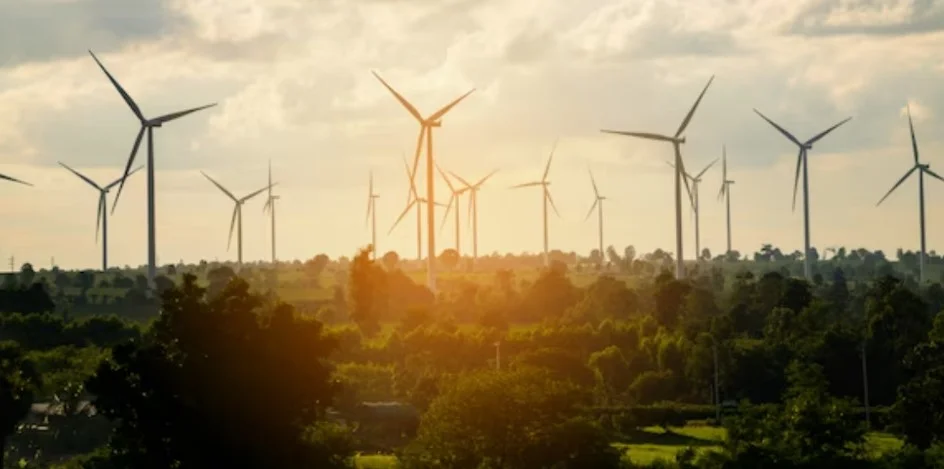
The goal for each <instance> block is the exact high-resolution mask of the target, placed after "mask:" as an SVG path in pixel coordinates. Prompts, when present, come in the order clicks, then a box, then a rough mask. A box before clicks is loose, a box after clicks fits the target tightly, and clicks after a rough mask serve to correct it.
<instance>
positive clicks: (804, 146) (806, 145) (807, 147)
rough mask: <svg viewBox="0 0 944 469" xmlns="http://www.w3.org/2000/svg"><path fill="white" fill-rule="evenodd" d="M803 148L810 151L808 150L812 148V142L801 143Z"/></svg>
mask: <svg viewBox="0 0 944 469" xmlns="http://www.w3.org/2000/svg"><path fill="white" fill-rule="evenodd" d="M803 148H805V149H806V151H810V150H812V149H813V144H812V143H807V144H805V145H803Z"/></svg>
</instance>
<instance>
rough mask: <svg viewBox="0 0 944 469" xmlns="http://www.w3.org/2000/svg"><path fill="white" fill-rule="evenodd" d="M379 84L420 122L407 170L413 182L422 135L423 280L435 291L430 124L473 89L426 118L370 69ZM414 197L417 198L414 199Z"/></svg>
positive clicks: (431, 132) (434, 201) (433, 205)
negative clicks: (424, 271) (425, 203)
mask: <svg viewBox="0 0 944 469" xmlns="http://www.w3.org/2000/svg"><path fill="white" fill-rule="evenodd" d="M372 73H373V74H374V76H375V77H377V79H378V80H380V83H382V84H383V85H384V87H385V88H387V90H389V91H390V93H392V94H393V96H394V97H395V98H396V99H397V101H399V102H400V104H402V105H403V107H404V108H406V110H407V111H408V112H409V113H410V114H411V115H412V116H413V117H414V118H415V119H416V120H417V121H418V122H419V123H420V134H419V136H418V137H417V139H416V154H415V156H414V157H413V171H412V172H411V173H410V184H411V185H412V184H413V178H414V175H415V173H416V170H417V167H418V165H419V159H420V152H421V151H422V148H423V138H424V136H425V138H426V199H427V200H429V202H430V203H428V204H427V205H426V229H427V232H426V241H427V248H426V265H427V267H426V282H427V286H428V287H429V290H430V291H431V292H433V293H435V292H436V262H435V259H436V232H435V230H434V226H435V224H436V211H435V209H436V207H435V206H436V205H439V204H437V203H436V194H435V191H434V182H433V181H434V177H433V166H434V165H435V163H434V161H433V127H441V126H442V122H441V121H440V119H442V117H443V116H444V115H446V113H447V112H449V110H450V109H452V108H453V107H454V106H455V105H456V104H459V102H460V101H462V100H463V99H465V97H466V96H468V95H470V94H472V92H473V91H475V89H474V88H473V89H472V90H469V91H468V92H466V93H465V94H464V95H462V96H459V97H458V98H456V99H455V100H453V101H452V102H451V103H449V104H447V105H445V106H443V107H442V108H441V109H440V110H438V111H436V112H434V113H432V114H430V115H429V117H425V118H424V117H423V116H422V115H421V114H420V112H419V111H417V110H416V107H414V106H413V105H412V104H410V102H409V101H407V100H406V98H404V97H403V96H401V95H400V93H398V92H397V91H396V90H394V89H393V87H391V86H390V85H388V84H387V82H386V81H384V79H383V78H380V75H378V74H377V72H372ZM414 200H417V199H414Z"/></svg>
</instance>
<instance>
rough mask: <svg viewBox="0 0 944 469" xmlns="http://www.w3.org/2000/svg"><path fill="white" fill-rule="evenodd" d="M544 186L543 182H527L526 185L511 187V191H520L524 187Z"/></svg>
mask: <svg viewBox="0 0 944 469" xmlns="http://www.w3.org/2000/svg"><path fill="white" fill-rule="evenodd" d="M543 185H544V182H543V181H535V182H526V183H524V184H518V185H517V186H511V187H510V189H520V188H522V187H532V186H543Z"/></svg>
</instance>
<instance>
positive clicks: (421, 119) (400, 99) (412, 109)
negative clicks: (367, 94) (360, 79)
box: [370, 70, 424, 124]
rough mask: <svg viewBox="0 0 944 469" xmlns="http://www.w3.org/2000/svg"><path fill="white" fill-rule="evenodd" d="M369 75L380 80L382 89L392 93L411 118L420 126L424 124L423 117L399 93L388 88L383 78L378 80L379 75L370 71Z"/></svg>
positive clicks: (390, 87)
mask: <svg viewBox="0 0 944 469" xmlns="http://www.w3.org/2000/svg"><path fill="white" fill-rule="evenodd" d="M370 73H373V74H374V76H375V77H377V79H378V80H380V83H381V84H383V85H384V87H385V88H387V89H388V90H389V91H390V92H391V93H393V97H394V98H397V101H400V104H402V105H403V107H405V108H406V110H407V111H409V112H410V114H412V115H413V117H415V118H416V120H418V121H420V123H421V124H422V123H423V122H424V120H423V116H421V115H420V112H419V111H417V110H416V108H415V107H413V105H412V104H410V102H409V101H407V100H406V98H404V97H403V96H402V95H400V93H397V90H395V89H393V87H392V86H390V85H389V84H387V82H386V81H384V79H383V78H380V75H378V74H377V72H375V71H373V70H371V72H370Z"/></svg>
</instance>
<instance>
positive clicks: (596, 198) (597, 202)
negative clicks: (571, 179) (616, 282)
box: [583, 168, 606, 265]
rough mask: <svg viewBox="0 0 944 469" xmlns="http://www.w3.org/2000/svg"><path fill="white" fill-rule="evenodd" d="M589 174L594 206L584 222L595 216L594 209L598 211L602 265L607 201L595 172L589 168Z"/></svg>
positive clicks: (601, 260)
mask: <svg viewBox="0 0 944 469" xmlns="http://www.w3.org/2000/svg"><path fill="white" fill-rule="evenodd" d="M587 172H588V173H590V183H591V184H593V205H591V206H590V210H588V211H587V217H586V218H584V220H583V221H587V220H589V219H590V215H593V209H597V219H598V224H599V227H598V231H599V237H600V247H599V249H600V264H601V265H602V264H603V263H604V261H603V259H605V256H606V252H604V251H603V201H604V200H606V197H603V196H602V195H600V191H599V190H598V189H597V181H596V180H594V179H593V171H590V169H589V168H587Z"/></svg>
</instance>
